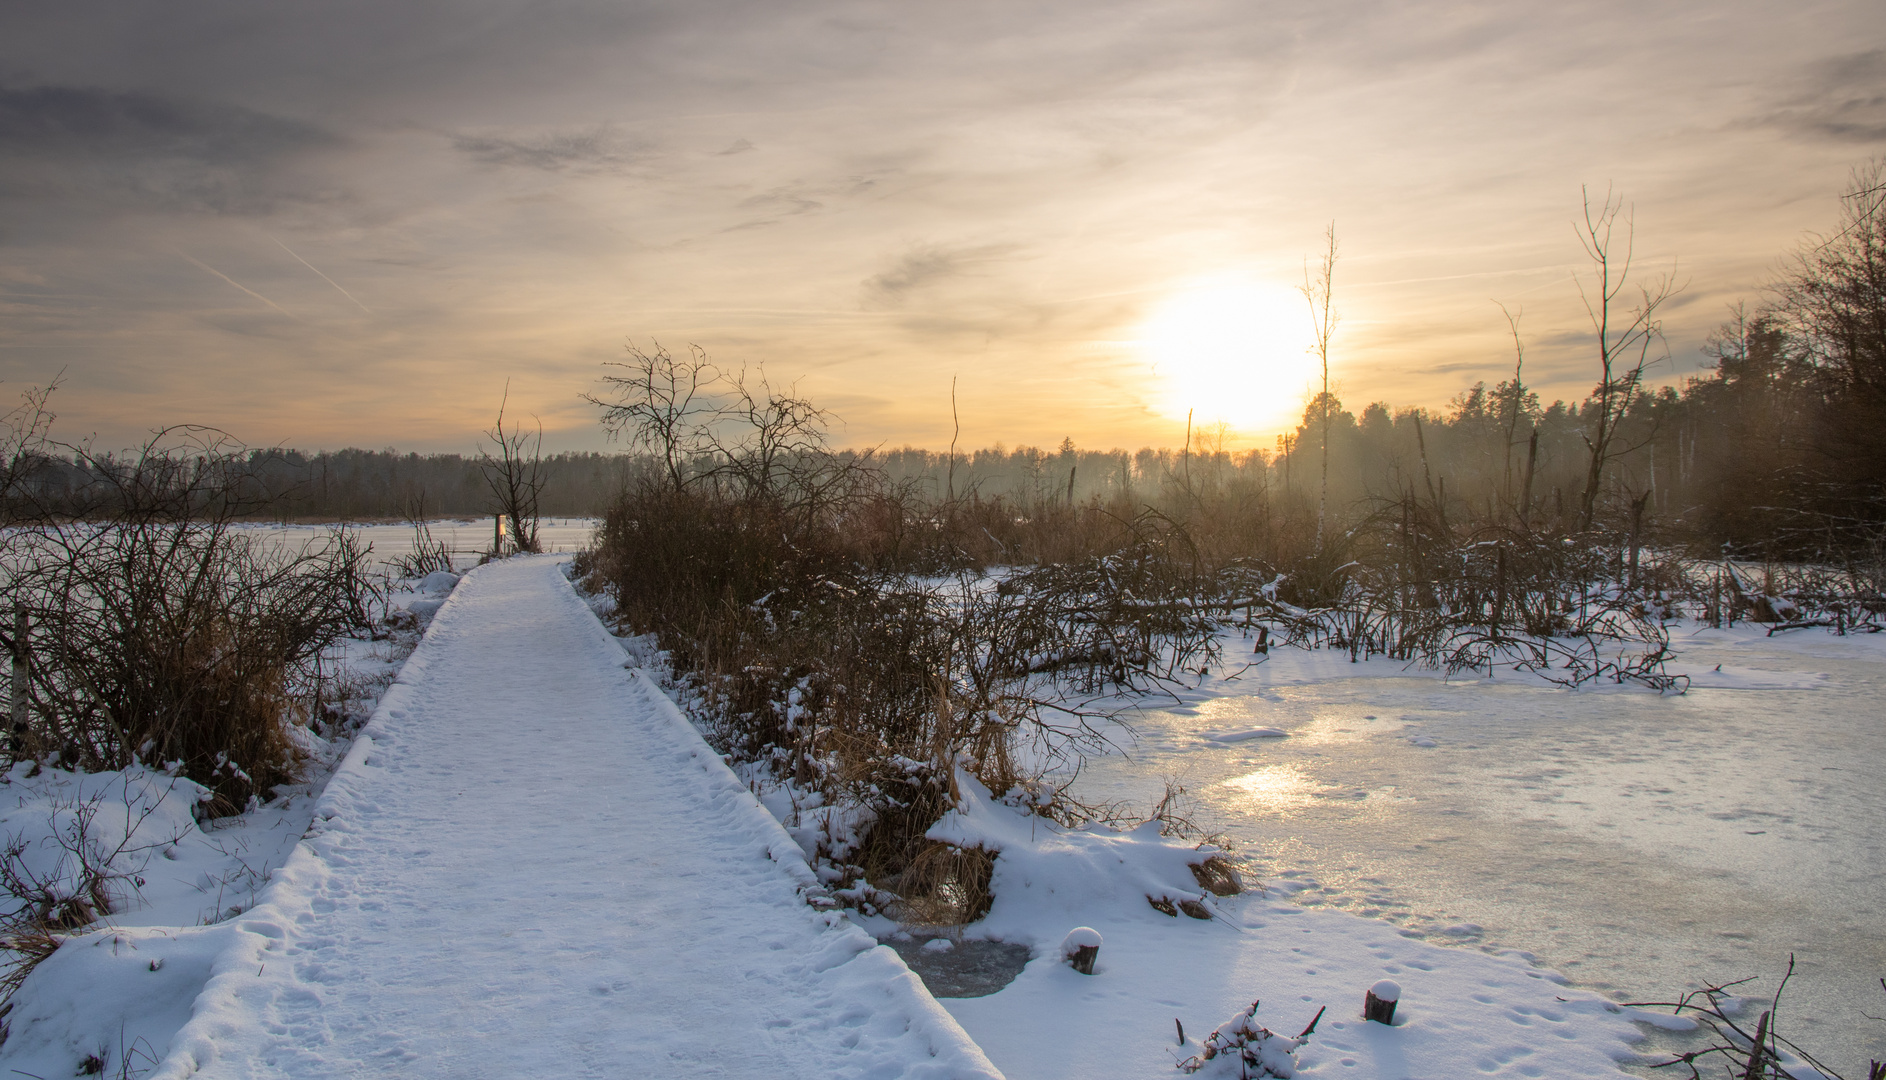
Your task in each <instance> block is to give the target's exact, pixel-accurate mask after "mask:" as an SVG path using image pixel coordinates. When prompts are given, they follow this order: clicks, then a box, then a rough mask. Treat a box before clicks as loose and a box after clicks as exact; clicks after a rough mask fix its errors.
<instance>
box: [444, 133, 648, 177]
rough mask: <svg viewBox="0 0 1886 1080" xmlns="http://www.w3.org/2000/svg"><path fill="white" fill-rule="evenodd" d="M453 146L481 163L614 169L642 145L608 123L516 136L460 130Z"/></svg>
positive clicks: (549, 169) (558, 169) (553, 169)
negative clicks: (464, 132) (604, 125)
mask: <svg viewBox="0 0 1886 1080" xmlns="http://www.w3.org/2000/svg"><path fill="white" fill-rule="evenodd" d="M452 148H453V149H454V150H457V151H458V152H459V153H461V154H464V155H465V156H466V157H469V158H471V159H472V160H473V161H475V162H477V163H478V164H480V165H486V166H491V167H494V168H514V169H537V170H540V171H543V172H562V171H564V170H565V169H573V170H575V171H578V172H615V171H618V170H620V169H622V168H623V167H625V166H627V165H630V164H632V163H634V162H635V161H636V160H637V159H638V158H639V157H641V156H642V152H641V150H640V148H638V147H635V146H632V145H630V144H629V143H627V142H626V141H624V140H623V139H621V138H620V137H619V136H617V135H616V134H614V133H613V132H612V131H610V130H609V129H608V128H607V127H599V128H593V129H591V130H588V131H547V132H542V133H539V134H535V135H527V136H521V137H517V138H511V137H507V136H503V135H471V134H461V135H455V136H453V138H452Z"/></svg>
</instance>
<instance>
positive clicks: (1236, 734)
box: [1205, 727, 1290, 743]
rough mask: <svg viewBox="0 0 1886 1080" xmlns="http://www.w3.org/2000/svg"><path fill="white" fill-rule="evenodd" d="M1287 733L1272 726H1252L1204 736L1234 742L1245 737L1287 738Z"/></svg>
mask: <svg viewBox="0 0 1886 1080" xmlns="http://www.w3.org/2000/svg"><path fill="white" fill-rule="evenodd" d="M1289 735H1290V733H1289V732H1287V731H1283V730H1281V729H1278V728H1274V727H1254V728H1245V729H1244V730H1242V731H1221V732H1219V733H1217V734H1216V735H1207V736H1205V737H1206V738H1207V739H1210V740H1211V741H1212V742H1221V743H1235V742H1244V741H1245V740H1247V739H1283V738H1288V737H1289Z"/></svg>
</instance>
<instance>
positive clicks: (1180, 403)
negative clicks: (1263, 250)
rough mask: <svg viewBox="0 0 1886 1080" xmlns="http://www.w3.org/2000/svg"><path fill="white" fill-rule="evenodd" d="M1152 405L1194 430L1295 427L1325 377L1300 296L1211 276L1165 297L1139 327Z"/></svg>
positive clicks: (1252, 432)
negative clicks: (1187, 421)
mask: <svg viewBox="0 0 1886 1080" xmlns="http://www.w3.org/2000/svg"><path fill="white" fill-rule="evenodd" d="M1138 340H1139V346H1140V349H1141V351H1142V354H1143V355H1144V357H1145V359H1146V361H1147V362H1148V363H1149V364H1151V366H1152V369H1153V376H1154V379H1155V380H1156V382H1157V388H1156V389H1155V390H1154V392H1153V399H1154V403H1155V407H1156V408H1158V409H1159V411H1160V412H1162V413H1164V414H1165V415H1167V416H1170V417H1172V418H1173V419H1175V420H1182V419H1184V418H1185V416H1186V414H1187V413H1188V412H1189V413H1191V415H1192V423H1193V425H1194V426H1195V427H1199V426H1205V425H1210V424H1215V423H1223V424H1225V425H1227V426H1228V427H1230V428H1232V429H1235V430H1236V431H1238V432H1239V433H1241V434H1243V435H1245V436H1246V437H1252V436H1256V437H1262V436H1264V435H1266V434H1268V433H1270V432H1274V431H1280V430H1283V429H1285V428H1288V427H1290V426H1291V425H1292V424H1293V422H1294V421H1295V420H1296V419H1297V418H1298V417H1299V416H1301V415H1302V411H1303V407H1304V402H1305V401H1306V400H1307V398H1308V396H1309V395H1310V394H1311V393H1312V392H1313V391H1314V389H1315V387H1314V384H1315V383H1316V382H1317V381H1318V379H1319V378H1320V371H1321V369H1320V367H1319V361H1318V360H1317V359H1316V356H1315V354H1314V352H1313V351H1312V348H1311V346H1312V342H1313V340H1314V339H1313V337H1312V335H1311V331H1310V314H1309V310H1308V306H1307V305H1306V304H1305V302H1304V299H1303V296H1302V294H1301V293H1298V292H1297V291H1295V290H1293V289H1289V288H1286V287H1283V286H1279V285H1272V284H1267V283H1262V282H1254V281H1213V282H1206V283H1202V284H1198V285H1194V286H1191V287H1189V288H1184V289H1181V290H1179V291H1177V292H1175V293H1173V294H1172V295H1171V296H1169V297H1167V298H1166V299H1165V300H1164V301H1162V302H1161V303H1160V304H1159V305H1158V306H1157V307H1155V308H1154V309H1153V310H1152V311H1151V312H1150V313H1149V314H1148V316H1147V318H1146V320H1145V322H1144V323H1142V324H1141V326H1140V332H1139V337H1138Z"/></svg>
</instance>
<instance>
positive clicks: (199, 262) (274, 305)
mask: <svg viewBox="0 0 1886 1080" xmlns="http://www.w3.org/2000/svg"><path fill="white" fill-rule="evenodd" d="M177 254H179V255H183V257H184V258H186V259H189V260H190V261H191V262H193V263H195V264H197V265H198V266H200V267H202V268H203V269H205V270H208V271H209V272H210V273H212V274H215V275H216V276H217V277H219V278H222V279H223V280H224V281H227V282H229V283H230V284H231V285H234V286H235V287H236V288H238V289H241V290H242V291H243V292H246V293H248V294H249V295H250V296H253V297H255V298H256V299H257V300H260V301H262V302H263V303H264V304H267V305H268V306H269V307H272V308H274V309H275V310H276V311H279V312H281V313H282V314H283V315H287V316H288V317H289V318H291V319H294V320H295V321H296V322H301V321H302V320H300V319H299V318H296V317H295V316H294V315H292V314H289V312H288V310H287V309H286V308H284V307H282V306H281V305H280V304H278V303H276V302H275V301H273V300H270V299H269V298H268V297H266V296H263V295H262V294H261V293H259V292H256V291H255V290H254V289H251V288H249V287H248V286H247V285H244V284H243V283H242V282H240V281H237V280H236V279H235V278H232V277H230V276H229V275H228V274H225V273H223V272H222V271H221V270H218V269H216V268H215V267H214V266H211V265H210V264H209V263H206V262H204V261H203V260H201V259H198V258H195V257H193V256H190V255H187V254H184V253H183V252H181V251H179V252H177Z"/></svg>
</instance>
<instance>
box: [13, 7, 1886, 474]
mask: <svg viewBox="0 0 1886 1080" xmlns="http://www.w3.org/2000/svg"><path fill="white" fill-rule="evenodd" d="M1882 152H1886V7H1882V6H1881V5H1880V4H1879V3H1878V0H1838V2H1807V3H1800V2H1790V3H1785V4H1784V3H1780V2H1769V0H1723V2H1720V3H1709V4H1702V3H1690V4H1654V3H1651V4H1646V3H1641V2H1636V3H1605V2H1599V3H1572V2H1567V3H1553V4H1543V3H1510V2H1509V3H1487V4H1478V5H1469V4H1441V3H1391V2H1380V0H1366V2H1365V0H1335V2H1330V3H1276V2H1269V0H1241V2H1231V0H1191V2H1167V3H1156V4H1155V3H1135V4H1121V3H1106V2H1097V0H1085V2H1080V3H1074V2H1066V3H1033V4H1025V3H1000V4H998V3H976V2H961V3H950V4H916V3H905V4H862V3H826V2H780V0H773V2H767V3H759V2H734V3H727V2H720V0H710V2H690V3H670V4H648V3H625V2H622V0H607V2H601V0H575V2H571V0H550V2H537V3H521V2H516V3H493V2H484V0H463V2H452V3H446V2H425V0H413V2H405V3H400V4H386V3H383V2H379V0H373V2H368V0H347V2H336V3H325V4H320V5H315V4H295V5H288V4H260V5H258V4H253V3H235V2H232V0H177V2H174V3H167V4H163V5H155V4H149V3H146V2H143V0H137V2H132V0H102V2H95V3H93V2H83V0H77V2H72V3H64V4H58V5H37V6H34V7H32V8H30V9H29V7H28V5H9V6H8V7H7V8H6V9H5V10H4V12H0V378H3V379H4V380H5V381H6V382H7V383H8V384H9V385H10V386H13V387H23V386H25V385H29V384H33V383H39V382H44V381H45V380H47V379H49V378H51V377H52V376H54V375H55V374H56V373H58V372H60V371H62V370H63V371H64V372H65V376H64V379H65V382H64V388H63V389H62V390H61V391H60V395H59V399H58V402H57V405H58V411H59V413H60V415H61V421H60V428H61V431H62V432H63V433H64V434H65V435H66V436H67V437H69V438H70V437H76V436H79V435H82V434H85V433H89V432H96V433H98V437H99V438H100V439H101V440H102V441H104V442H105V443H108V444H112V445H122V444H126V443H129V442H132V441H135V440H136V439H137V437H138V434H139V433H140V432H142V431H144V430H146V429H149V428H151V427H153V426H155V425H159V424H169V423H179V422H196V423H207V424H213V425H217V426H220V427H223V428H225V429H227V430H229V431H231V432H232V433H233V434H235V435H237V436H238V437H240V438H242V439H244V440H246V441H248V442H251V443H255V444H269V443H285V444H288V445H293V446H298V447H304V448H310V449H312V448H335V447H340V446H344V445H360V446H371V447H379V446H397V447H399V448H401V449H418V450H460V451H464V450H470V449H472V448H473V447H474V446H475V444H476V440H477V437H478V431H479V429H480V428H482V427H483V426H485V425H486V424H488V422H489V419H490V415H491V413H492V411H493V410H494V409H495V407H496V404H497V401H498V398H499V395H500V394H501V393H502V392H503V388H504V386H505V383H506V381H507V380H509V383H510V387H511V391H510V392H511V401H512V407H513V408H514V409H519V410H521V411H523V412H528V413H533V414H535V415H537V416H539V417H540V418H541V419H542V421H543V423H544V425H545V428H546V431H547V433H548V434H547V439H546V442H547V444H548V445H551V446H554V447H556V448H559V449H561V448H590V447H600V446H602V445H603V442H602V437H601V433H600V431H599V430H598V429H597V427H596V425H595V423H594V411H593V409H591V408H589V407H588V406H585V405H583V404H582V403H581V401H580V400H579V394H581V393H582V392H583V391H584V390H586V389H591V388H593V386H594V379H595V377H596V376H597V375H598V374H599V373H600V372H601V370H602V369H601V367H600V365H601V364H602V363H603V362H604V361H607V360H610V359H614V358H616V357H617V356H619V355H620V353H621V348H622V343H623V342H624V341H626V340H629V339H634V340H636V341H637V342H640V343H643V344H645V345H646V344H647V343H648V342H650V341H657V340H658V341H660V342H661V343H663V344H665V345H668V346H670V347H672V348H676V349H679V348H682V347H685V346H686V345H688V344H689V343H693V344H698V345H700V346H702V347H703V348H705V349H707V350H708V351H709V353H710V354H711V355H712V356H714V357H715V358H716V359H717V360H721V361H725V362H730V363H738V362H742V361H744V362H746V363H749V364H754V365H761V364H763V365H764V366H765V369H766V371H767V373H768V375H769V376H770V377H771V378H772V379H773V381H774V382H775V383H796V384H797V386H798V388H799V389H800V391H801V392H803V393H804V394H806V395H808V396H810V397H812V398H813V399H814V400H816V401H818V402H820V403H822V404H825V405H827V406H828V407H830V408H832V409H833V410H834V411H835V412H836V413H837V414H838V415H839V416H840V417H841V418H842V420H843V425H842V427H841V429H840V430H839V432H838V433H837V441H839V442H840V443H842V444H847V445H868V444H874V443H880V442H889V443H892V444H902V443H905V442H910V443H915V444H918V445H928V446H932V447H941V446H943V445H945V444H947V443H948V441H949V436H950V413H949V394H950V383H951V380H952V378H954V379H956V380H957V384H958V390H957V398H958V403H959V408H960V412H961V417H962V424H963V435H962V439H963V442H964V443H965V444H967V445H979V444H986V443H990V442H994V441H996V440H1001V441H1004V442H1007V443H1009V444H1015V443H1018V442H1028V443H1036V444H1053V443H1058V442H1059V441H1060V440H1061V439H1062V438H1063V437H1064V436H1071V437H1072V438H1073V439H1074V440H1075V442H1076V443H1078V444H1080V445H1083V446H1094V447H1110V446H1120V447H1127V448H1133V447H1138V446H1142V445H1148V444H1152V445H1176V444H1177V443H1178V442H1179V441H1180V439H1181V438H1182V437H1183V426H1184V420H1185V412H1186V410H1187V409H1188V408H1191V409H1193V410H1195V411H1196V413H1197V416H1198V418H1199V422H1200V423H1201V425H1204V424H1208V423H1211V422H1213V421H1218V420H1222V421H1224V422H1225V423H1227V424H1229V425H1230V426H1231V430H1232V438H1233V442H1234V444H1235V445H1269V443H1270V441H1271V439H1272V437H1273V436H1274V434H1275V432H1276V431H1277V430H1278V429H1279V428H1280V427H1281V426H1282V425H1283V424H1284V423H1285V422H1286V421H1287V419H1288V417H1290V416H1291V415H1292V414H1297V415H1300V414H1301V409H1302V402H1303V398H1304V395H1305V393H1306V392H1307V391H1308V389H1309V386H1310V381H1311V379H1312V377H1313V367H1312V364H1313V362H1312V361H1311V359H1310V358H1309V357H1308V356H1307V355H1306V353H1305V352H1304V347H1305V345H1306V343H1307V340H1308V325H1309V319H1308V315H1307V313H1306V312H1305V310H1304V307H1303V302H1302V298H1301V297H1299V296H1297V295H1296V294H1295V292H1294V291H1293V289H1294V287H1295V286H1296V285H1298V284H1300V283H1301V281H1302V277H1303V273H1304V266H1305V261H1306V259H1310V258H1313V257H1314V256H1315V255H1316V253H1317V252H1318V251H1319V249H1320V247H1321V245H1322V242H1323V230H1324V227H1325V226H1326V224H1328V223H1329V222H1331V221H1334V222H1335V225H1336V230H1337V233H1338V236H1339V240H1340V244H1341V260H1340V262H1339V263H1338V265H1337V268H1336V278H1335V306H1336V308H1337V309H1338V310H1339V312H1340V313H1341V317H1342V321H1341V324H1340V326H1339V327H1338V329H1337V331H1336V335H1335V339H1334V342H1333V346H1332V350H1331V368H1332V378H1333V379H1334V381H1335V383H1336V387H1337V390H1338V393H1339V394H1340V395H1341V396H1342V397H1343V399H1344V400H1345V401H1346V402H1348V403H1350V404H1351V405H1352V406H1355V407H1358V408H1359V407H1360V405H1361V404H1363V403H1365V402H1367V401H1371V400H1387V401H1389V402H1392V403H1396V404H1418V405H1427V406H1431V407H1432V406H1441V405H1443V404H1444V403H1445V402H1446V400H1447V399H1448V398H1449V397H1450V396H1452V395H1453V394H1454V393H1455V392H1456V391H1458V390H1459V389H1461V388H1462V387H1463V386H1465V385H1466V384H1468V383H1471V382H1472V381H1473V380H1475V379H1486V380H1488V381H1489V382H1491V381H1493V380H1496V379H1499V378H1503V377H1505V376H1506V375H1507V374H1509V373H1510V370H1511V361H1512V347H1511V342H1510V339H1509V338H1508V336H1507V327H1506V322H1505V320H1504V318H1503V316H1502V315H1501V314H1500V311H1499V308H1498V307H1496V306H1495V303H1494V301H1500V302H1503V303H1505V304H1506V305H1508V307H1510V308H1512V309H1513V310H1515V311H1520V310H1523V317H1522V321H1521V330H1522V333H1523V335H1524V337H1525V340H1526V345H1527V361H1528V370H1529V373H1530V378H1531V379H1532V380H1533V381H1534V382H1536V383H1537V384H1538V385H1539V387H1540V389H1541V391H1542V392H1543V394H1544V396H1545V397H1546V398H1547V399H1548V400H1550V399H1551V398H1552V397H1555V396H1567V397H1574V396H1581V395H1582V394H1583V393H1585V392H1586V391H1588V390H1589V389H1590V386H1591V384H1592V382H1593V381H1594V379H1595V376H1594V374H1593V372H1592V369H1591V363H1590V357H1591V348H1590V343H1589V338H1588V335H1587V332H1586V324H1585V322H1584V312H1583V309H1582V308H1581V307H1580V305H1579V299H1578V292H1577V290H1576V288H1575V286H1574V284H1573V280H1572V274H1573V272H1574V271H1575V270H1577V269H1579V267H1580V265H1581V264H1580V260H1581V255H1580V250H1579V246H1578V242H1577V239H1576V237H1575V235H1574V233H1573V230H1572V224H1571V223H1572V221H1573V219H1574V218H1575V217H1576V216H1577V215H1578V213H1579V210H1580V198H1581V196H1580V188H1581V185H1590V186H1591V187H1592V188H1593V189H1594V191H1595V192H1596V193H1597V195H1598V197H1600V198H1601V197H1602V193H1603V192H1604V191H1605V190H1606V188H1607V186H1611V187H1614V188H1615V190H1616V191H1618V192H1619V193H1621V194H1622V195H1623V196H1624V197H1625V198H1626V199H1627V200H1628V201H1629V202H1630V204H1631V206H1632V209H1633V211H1634V214H1635V220H1636V257H1637V263H1638V267H1639V269H1640V272H1642V273H1643V274H1645V275H1646V276H1647V277H1649V276H1654V275H1655V274H1658V273H1664V272H1671V271H1672V268H1674V272H1675V273H1676V275H1677V276H1678V277H1679V278H1680V279H1681V280H1682V281H1683V282H1685V283H1686V285H1685V288H1684V290H1683V292H1682V293H1681V294H1680V295H1679V297H1678V299H1677V301H1676V302H1675V303H1673V304H1672V305H1671V306H1670V307H1669V308H1668V309H1667V321H1666V333H1667V338H1668V344H1669V351H1670V354H1671V360H1670V361H1669V362H1668V363H1666V364H1664V365H1661V367H1660V368H1659V369H1658V370H1659V371H1660V372H1661V377H1663V378H1666V379H1675V378H1680V377H1681V376H1682V375H1684V374H1687V373H1690V372H1694V371H1696V370H1697V369H1698V367H1699V365H1700V363H1701V356H1700V353H1699V351H1698V349H1699V346H1700V345H1701V344H1702V341H1703V339H1704V337H1705V336H1706V334H1707V333H1708V332H1709V330H1711V329H1712V328H1713V327H1714V326H1715V325H1716V324H1718V323H1719V322H1721V321H1722V319H1723V317H1724V315H1725V307H1726V305H1727V304H1728V303H1731V302H1733V301H1734V300H1736V299H1739V298H1750V299H1759V290H1760V286H1761V283H1762V282H1763V280H1764V279H1765V278H1766V277H1767V276H1768V275H1769V274H1770V273H1771V272H1772V271H1773V270H1774V269H1775V268H1776V267H1778V266H1779V265H1780V264H1781V261H1782V259H1783V257H1784V255H1785V253H1786V252H1787V251H1788V250H1789V249H1790V248H1792V247H1793V246H1794V245H1796V244H1797V243H1798V242H1799V241H1800V239H1801V237H1802V235H1803V234H1804V233H1805V232H1806V231H1809V230H1814V229H1826V228H1828V227H1830V226H1831V225H1832V224H1833V223H1834V220H1835V214H1836V209H1837V208H1836V197H1837V195H1838V193H1839V191H1840V189H1841V187H1842V185H1843V183H1844V181H1845V179H1846V177H1847V173H1848V170H1849V168H1850V167H1851V166H1852V165H1854V164H1855V163H1857V162H1860V161H1863V160H1865V159H1866V158H1868V157H1869V156H1872V155H1875V154H1879V153H1882ZM0 389H4V388H0Z"/></svg>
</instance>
